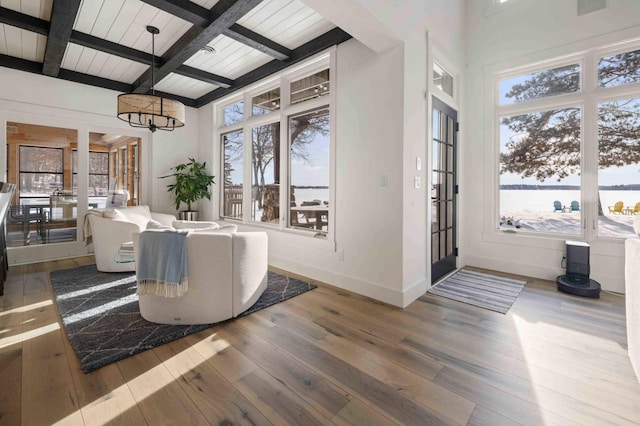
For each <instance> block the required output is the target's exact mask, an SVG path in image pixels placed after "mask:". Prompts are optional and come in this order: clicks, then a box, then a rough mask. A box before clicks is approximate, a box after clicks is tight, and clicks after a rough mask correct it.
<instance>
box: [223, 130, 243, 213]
mask: <svg viewBox="0 0 640 426" xmlns="http://www.w3.org/2000/svg"><path fill="white" fill-rule="evenodd" d="M242 153H243V140H242V130H238V131H235V132H230V133H225V134H224V135H222V158H223V164H224V166H223V172H222V173H223V176H224V182H223V187H224V189H223V194H224V196H223V198H222V216H223V217H227V218H230V219H242V194H243V185H242V182H243V177H242V171H243V167H242V164H243V162H242Z"/></svg>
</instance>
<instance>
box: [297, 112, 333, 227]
mask: <svg viewBox="0 0 640 426" xmlns="http://www.w3.org/2000/svg"><path fill="white" fill-rule="evenodd" d="M329 129H330V126H329V110H328V109H326V108H321V109H319V110H315V111H311V112H306V113H303V114H301V115H298V116H294V117H290V118H289V135H290V136H289V138H290V141H291V142H290V146H289V164H290V165H291V166H290V169H291V173H290V181H289V187H290V188H291V197H292V198H291V200H290V203H289V206H290V207H289V226H291V227H292V228H305V229H309V228H311V229H315V230H317V231H326V230H327V229H328V226H329V211H328V208H327V206H328V205H329Z"/></svg>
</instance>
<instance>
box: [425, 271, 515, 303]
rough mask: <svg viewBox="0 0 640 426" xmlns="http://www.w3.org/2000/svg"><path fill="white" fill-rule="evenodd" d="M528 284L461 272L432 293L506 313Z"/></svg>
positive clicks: (504, 278)
mask: <svg viewBox="0 0 640 426" xmlns="http://www.w3.org/2000/svg"><path fill="white" fill-rule="evenodd" d="M526 283H527V282H526V281H522V280H515V279H512V278H506V277H500V276H497V275H492V274H483V273H482V272H475V271H470V270H467V269H461V270H459V271H458V272H456V273H455V274H453V275H450V276H449V277H447V278H445V279H444V280H442V281H440V282H439V283H437V284H436V285H434V286H433V287H431V288H430V289H429V290H428V292H429V293H432V294H437V295H438V296H443V297H446V298H449V299H453V300H457V301H459V302H464V303H468V304H470V305H475V306H479V307H481V308H485V309H489V310H491V311H495V312H500V313H501V314H506V313H507V312H508V311H509V309H510V308H511V305H513V302H515V301H516V299H517V298H518V295H520V292H521V291H522V288H523V287H524V286H525V284H526Z"/></svg>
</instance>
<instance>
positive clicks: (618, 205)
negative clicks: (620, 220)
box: [609, 201, 624, 214]
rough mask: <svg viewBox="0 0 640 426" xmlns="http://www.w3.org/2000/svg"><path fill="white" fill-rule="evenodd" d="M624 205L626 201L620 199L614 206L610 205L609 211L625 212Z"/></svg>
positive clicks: (614, 212) (613, 212) (615, 212)
mask: <svg viewBox="0 0 640 426" xmlns="http://www.w3.org/2000/svg"><path fill="white" fill-rule="evenodd" d="M623 207H624V203H623V202H622V201H618V202H617V203H615V204H614V205H613V207H611V206H609V213H612V214H623V211H622V208H623Z"/></svg>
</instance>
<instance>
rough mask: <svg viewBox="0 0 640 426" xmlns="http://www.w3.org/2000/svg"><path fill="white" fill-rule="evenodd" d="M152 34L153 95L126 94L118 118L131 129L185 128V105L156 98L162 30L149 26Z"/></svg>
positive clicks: (121, 99)
mask: <svg viewBox="0 0 640 426" xmlns="http://www.w3.org/2000/svg"><path fill="white" fill-rule="evenodd" d="M147 31H149V32H150V33H151V94H150V95H145V94H141V93H124V94H122V95H119V96H118V118H119V119H120V120H124V121H126V122H128V123H129V125H130V126H131V127H146V128H148V129H149V130H151V131H152V132H155V131H156V130H158V129H160V130H167V131H170V132H171V131H173V129H175V128H176V127H182V126H184V117H185V112H184V105H183V104H182V103H181V102H179V101H176V100H173V99H168V98H163V97H162V96H156V94H155V93H156V92H155V89H154V88H153V86H154V85H155V71H154V70H155V64H154V59H155V50H156V46H155V35H156V34H159V33H160V30H159V29H157V28H156V27H153V26H151V25H147Z"/></svg>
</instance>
